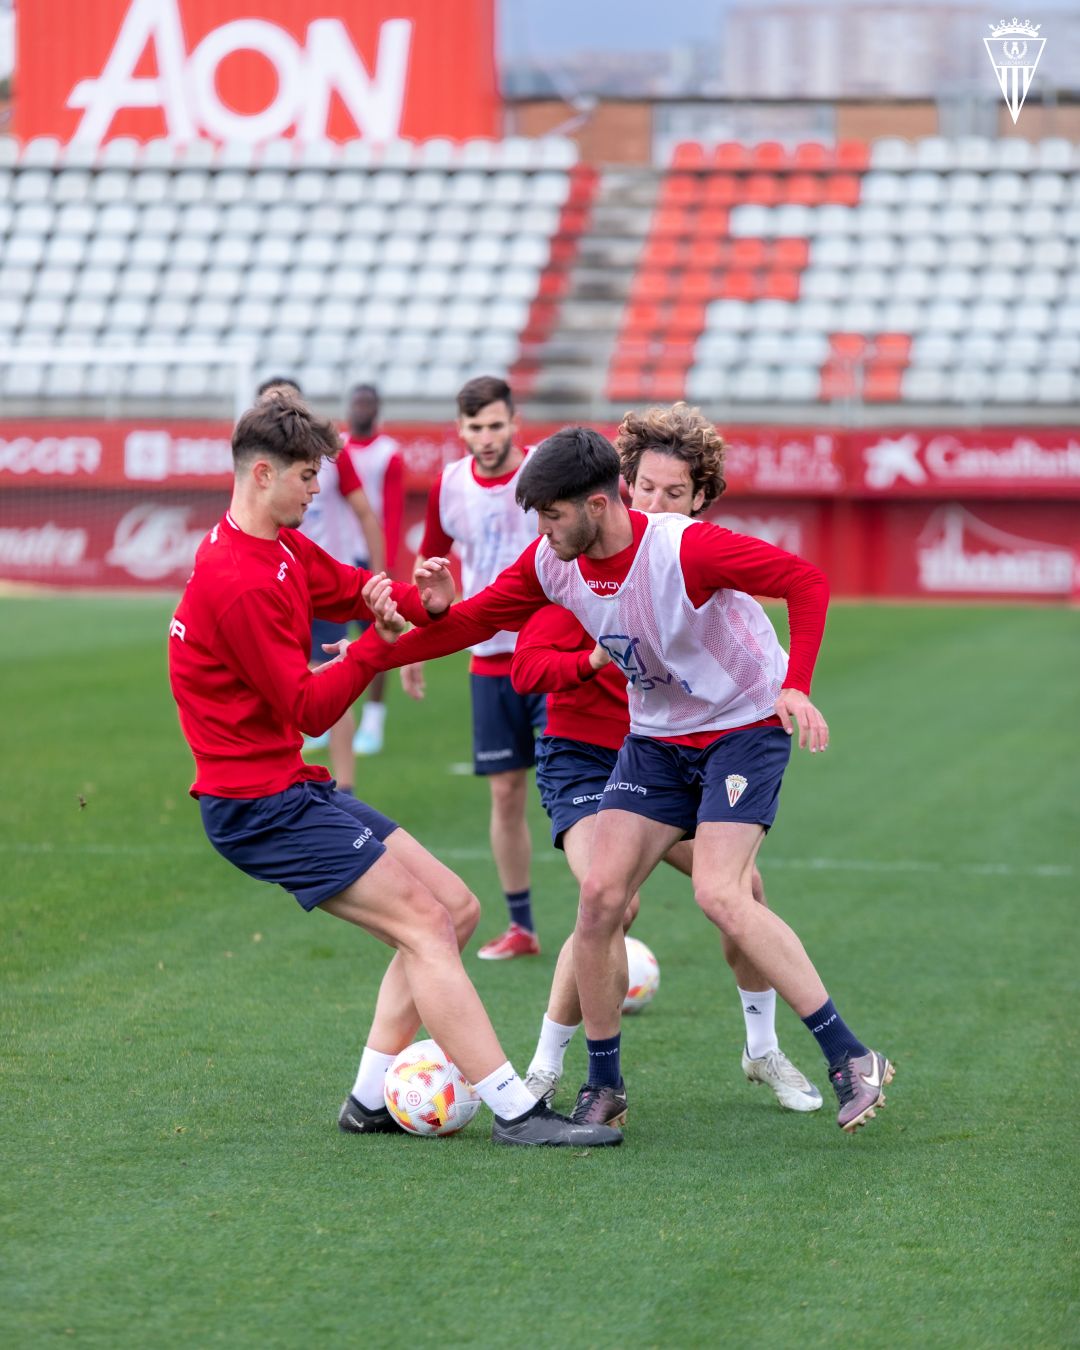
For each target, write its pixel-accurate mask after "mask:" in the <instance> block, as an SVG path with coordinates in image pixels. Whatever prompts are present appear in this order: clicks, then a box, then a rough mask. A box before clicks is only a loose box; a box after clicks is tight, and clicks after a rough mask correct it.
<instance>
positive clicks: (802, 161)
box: [792, 141, 833, 169]
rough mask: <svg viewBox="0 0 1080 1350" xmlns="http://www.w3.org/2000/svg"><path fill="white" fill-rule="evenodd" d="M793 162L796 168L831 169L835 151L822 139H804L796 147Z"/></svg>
mask: <svg viewBox="0 0 1080 1350" xmlns="http://www.w3.org/2000/svg"><path fill="white" fill-rule="evenodd" d="M792 164H793V166H794V167H795V168H796V169H831V168H832V167H833V152H832V150H831V149H830V148H829V146H827V145H822V144H821V142H820V141H803V143H802V144H801V145H797V146H796V147H795V153H794V155H793V156H792Z"/></svg>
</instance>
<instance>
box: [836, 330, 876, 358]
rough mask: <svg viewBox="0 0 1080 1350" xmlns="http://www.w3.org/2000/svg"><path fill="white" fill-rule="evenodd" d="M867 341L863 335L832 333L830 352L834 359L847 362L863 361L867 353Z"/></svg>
mask: <svg viewBox="0 0 1080 1350" xmlns="http://www.w3.org/2000/svg"><path fill="white" fill-rule="evenodd" d="M866 347H867V339H866V338H865V337H864V336H863V335H862V333H830V334H829V350H830V352H831V354H832V356H833V357H839V358H841V359H842V360H846V361H861V360H862V358H863V356H864V355H865V353H866Z"/></svg>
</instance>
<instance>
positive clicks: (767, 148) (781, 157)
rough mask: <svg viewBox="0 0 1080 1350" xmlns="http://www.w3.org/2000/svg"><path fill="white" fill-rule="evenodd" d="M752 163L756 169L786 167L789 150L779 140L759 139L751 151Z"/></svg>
mask: <svg viewBox="0 0 1080 1350" xmlns="http://www.w3.org/2000/svg"><path fill="white" fill-rule="evenodd" d="M750 164H751V167H752V168H755V169H786V168H787V167H788V152H787V151H786V150H785V149H784V147H783V146H782V145H781V144H780V142H779V141H759V142H758V143H757V145H755V146H754V147H753V149H752V150H751V152H750Z"/></svg>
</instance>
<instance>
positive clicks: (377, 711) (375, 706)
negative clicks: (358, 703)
mask: <svg viewBox="0 0 1080 1350" xmlns="http://www.w3.org/2000/svg"><path fill="white" fill-rule="evenodd" d="M385 722H386V704H385V703H372V702H370V701H369V702H367V703H365V704H364V706H363V708H362V709H361V711H360V730H361V731H363V732H367V733H369V734H370V735H372V736H381V735H382V732H383V725H384V723H385Z"/></svg>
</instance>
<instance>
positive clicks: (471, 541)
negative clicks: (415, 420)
mask: <svg viewBox="0 0 1080 1350" xmlns="http://www.w3.org/2000/svg"><path fill="white" fill-rule="evenodd" d="M472 463H473V461H472V456H471V455H466V457H465V458H464V459H456V460H454V462H453V464H448V465H447V466H446V468H445V469H444V470H443V475H442V484H441V486H440V489H439V520H440V522H441V524H442V527H443V529H444V530H445V531H446V533H447V534H448V535H449V536H450V537H451V538H452V539H453V540H455V542H456V543H457V545H458V548H459V550H460V552H461V588H462V590H463V592H464V594H465V599H466V600H468V598H469V597H470V596H472V595H475V594H476V592H477V591H482V590H483V589H484V587H485V586H490V584H491V583H492V582H493V581H494V580H495V578H496V577H497V576H498V575H499V573H500V572H502V571H504V570H505V569H506V568H507V567H509V566H510V564H511V563H514V562H517V560H518V558H520V557H521V555H522V554H523V553H524V552H525V550H526V549H527V548H528V547H529V545H530V544H531V543H532V542H533V540H534V539H535V538H536V529H537V525H536V512H535V511H523V510H522V509H521V507H520V506H518V504H517V502H516V501H515V500H514V491H515V489H516V488H517V481H518V476H519V475H520V473H521V469H522V468H524V464H522V465H521V467H519V469H518V471H517V473H515V474H514V476H513V478H511V479H510V481H509V482H508V483H500V484H499V485H498V486H497V487H481V486H480V484H479V483H478V482H477V481H476V479H475V478H474V477H473V471H472ZM516 642H517V634H516V633H507V632H501V633H496V634H495V636H494V637H493V638H488V640H487V641H486V642H478V643H476V645H475V646H474V647H472V648H470V650H471V651H474V652H475V653H476V655H477V656H500V655H502V654H503V653H505V652H512V651H513V650H514V645H515V643H516Z"/></svg>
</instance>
